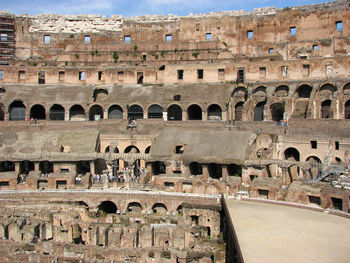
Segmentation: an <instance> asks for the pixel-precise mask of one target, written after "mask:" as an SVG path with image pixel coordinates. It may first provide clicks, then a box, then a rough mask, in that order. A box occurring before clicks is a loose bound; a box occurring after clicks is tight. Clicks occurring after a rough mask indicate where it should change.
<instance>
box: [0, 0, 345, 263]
mask: <svg viewBox="0 0 350 263" xmlns="http://www.w3.org/2000/svg"><path fill="white" fill-rule="evenodd" d="M349 5H350V2H349V1H347V0H339V1H336V2H329V3H325V4H318V5H310V6H301V7H292V8H285V9H276V8H271V7H269V8H260V9H255V10H254V11H253V12H251V13H248V12H245V11H230V12H219V13H209V14H204V15H190V16H186V17H179V16H174V15H171V16H168V17H165V16H144V17H132V18H123V17H122V16H112V17H109V18H107V17H101V16H91V15H89V16H81V15H79V16H67V15H37V16H35V17H31V16H28V15H13V14H9V13H7V12H1V13H0V33H1V36H0V44H1V48H0V121H1V122H0V124H1V125H0V196H1V200H0V209H1V211H2V213H1V217H0V224H1V228H0V239H1V242H0V248H1V251H2V252H3V253H1V256H0V258H1V257H3V258H2V259H1V260H3V261H4V260H5V258H6V259H8V261H9V262H16V260H17V261H18V260H21V261H23V262H25V261H30V260H38V261H40V262H55V260H56V261H57V260H59V262H61V260H63V261H64V260H66V261H67V262H80V261H79V260H85V261H86V262H140V261H141V260H143V261H142V262H225V260H226V262H236V261H239V260H238V258H237V255H233V254H228V253H227V250H226V245H225V242H227V240H232V239H231V238H229V239H228V238H227V232H225V231H226V230H225V228H226V227H227V224H226V223H225V218H226V217H227V216H228V215H225V212H224V211H223V210H222V208H221V201H222V200H224V197H225V196H235V197H237V198H241V197H250V198H260V199H266V200H276V201H286V202H290V203H298V204H304V205H308V206H310V205H311V206H314V207H318V208H323V209H333V210H337V212H336V213H338V214H340V215H343V216H348V213H349V211H350V183H349V173H348V169H349V158H350V157H349V154H350V147H349V143H350V138H349V132H350V124H349V119H350V76H349V72H348V67H349V63H350V61H349V55H348V54H349V52H350V44H349V39H350V27H349V23H350V20H349ZM221 196H223V199H221ZM224 232H225V233H224ZM230 247H231V245H230ZM10 255H11V256H10ZM1 260H0V261H1ZM69 260H70V261H69ZM85 261H84V262H85Z"/></svg>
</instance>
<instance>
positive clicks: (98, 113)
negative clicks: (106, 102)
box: [89, 105, 103, 121]
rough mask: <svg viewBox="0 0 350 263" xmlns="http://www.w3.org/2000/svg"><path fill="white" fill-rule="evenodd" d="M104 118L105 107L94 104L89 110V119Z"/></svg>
mask: <svg viewBox="0 0 350 263" xmlns="http://www.w3.org/2000/svg"><path fill="white" fill-rule="evenodd" d="M101 119H103V108H102V107H101V106H100V105H94V106H92V107H91V108H90V110H89V120H90V121H98V120H101Z"/></svg>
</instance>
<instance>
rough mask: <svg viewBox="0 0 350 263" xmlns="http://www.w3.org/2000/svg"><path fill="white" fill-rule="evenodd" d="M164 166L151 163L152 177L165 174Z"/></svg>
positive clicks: (160, 163)
mask: <svg viewBox="0 0 350 263" xmlns="http://www.w3.org/2000/svg"><path fill="white" fill-rule="evenodd" d="M165 172H166V166H165V164H164V163H163V162H159V161H156V162H153V163H152V173H153V175H159V174H165Z"/></svg>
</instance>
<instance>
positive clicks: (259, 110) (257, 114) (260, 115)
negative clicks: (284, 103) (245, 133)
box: [254, 101, 266, 121]
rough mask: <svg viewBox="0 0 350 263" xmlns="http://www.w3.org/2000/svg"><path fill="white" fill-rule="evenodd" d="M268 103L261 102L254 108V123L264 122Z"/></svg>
mask: <svg viewBox="0 0 350 263" xmlns="http://www.w3.org/2000/svg"><path fill="white" fill-rule="evenodd" d="M265 104H266V101H261V102H259V103H257V104H256V105H255V107H254V121H263V120H264V106H265Z"/></svg>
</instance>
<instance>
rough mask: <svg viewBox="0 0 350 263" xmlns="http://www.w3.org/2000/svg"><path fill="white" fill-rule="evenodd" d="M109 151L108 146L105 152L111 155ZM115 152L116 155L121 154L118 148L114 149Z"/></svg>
mask: <svg viewBox="0 0 350 263" xmlns="http://www.w3.org/2000/svg"><path fill="white" fill-rule="evenodd" d="M109 151H110V149H109V146H107V147H106V150H105V153H109ZM113 152H114V153H119V149H118V147H115V149H114V151H113Z"/></svg>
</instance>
